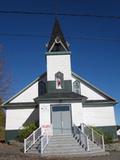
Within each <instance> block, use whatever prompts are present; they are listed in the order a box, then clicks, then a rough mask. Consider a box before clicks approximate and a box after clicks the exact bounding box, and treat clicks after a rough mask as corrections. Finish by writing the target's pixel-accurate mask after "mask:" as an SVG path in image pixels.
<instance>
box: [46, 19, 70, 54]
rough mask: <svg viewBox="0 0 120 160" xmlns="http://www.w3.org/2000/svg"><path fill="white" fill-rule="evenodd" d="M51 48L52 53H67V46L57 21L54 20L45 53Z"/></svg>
mask: <svg viewBox="0 0 120 160" xmlns="http://www.w3.org/2000/svg"><path fill="white" fill-rule="evenodd" d="M55 45H56V46H55ZM52 47H53V48H52ZM51 48H52V49H53V51H69V48H68V44H67V42H66V40H65V38H64V35H63V33H62V30H61V28H60V24H59V21H58V19H55V23H54V27H53V31H52V34H51V37H50V41H49V43H48V46H47V51H49V50H50V49H51Z"/></svg>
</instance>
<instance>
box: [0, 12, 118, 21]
mask: <svg viewBox="0 0 120 160" xmlns="http://www.w3.org/2000/svg"><path fill="white" fill-rule="evenodd" d="M0 14H1V15H2V14H16V15H48V16H55V15H56V13H55V12H33V11H17V10H0ZM57 15H58V16H72V17H80V16H81V17H94V18H106V19H116V20H117V19H118V20H119V19H120V16H105V15H96V14H79V13H58V12H57Z"/></svg>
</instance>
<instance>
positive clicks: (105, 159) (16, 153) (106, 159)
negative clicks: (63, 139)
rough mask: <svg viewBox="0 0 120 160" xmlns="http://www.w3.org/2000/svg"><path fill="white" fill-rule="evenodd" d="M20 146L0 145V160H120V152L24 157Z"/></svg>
mask: <svg viewBox="0 0 120 160" xmlns="http://www.w3.org/2000/svg"><path fill="white" fill-rule="evenodd" d="M21 150H22V148H21V146H18V145H15V144H14V145H7V144H0V160H120V152H111V153H110V155H109V156H97V157H95V156H94V157H65V158H63V157H40V156H38V155H37V156H36V155H27V154H26V155H25V154H23V152H22V151H21Z"/></svg>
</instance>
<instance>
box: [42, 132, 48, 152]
mask: <svg viewBox="0 0 120 160" xmlns="http://www.w3.org/2000/svg"><path fill="white" fill-rule="evenodd" d="M48 141H49V138H48V135H47V134H44V135H42V137H41V154H43V152H44V150H45V148H46V146H47V145H48Z"/></svg>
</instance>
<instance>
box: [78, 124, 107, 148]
mask: <svg viewBox="0 0 120 160" xmlns="http://www.w3.org/2000/svg"><path fill="white" fill-rule="evenodd" d="M80 126H81V130H82V132H83V133H85V134H86V135H87V136H88V138H89V139H90V140H91V141H92V142H94V143H96V144H97V145H98V146H100V147H101V148H102V149H103V150H105V144H104V135H102V134H100V133H98V132H97V131H96V130H94V129H93V128H92V127H89V126H87V125H86V124H84V123H81V125H80Z"/></svg>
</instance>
